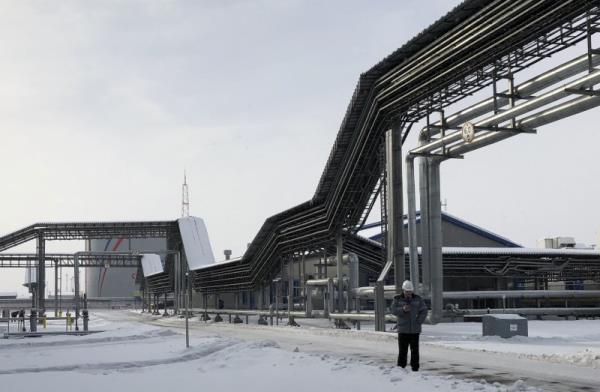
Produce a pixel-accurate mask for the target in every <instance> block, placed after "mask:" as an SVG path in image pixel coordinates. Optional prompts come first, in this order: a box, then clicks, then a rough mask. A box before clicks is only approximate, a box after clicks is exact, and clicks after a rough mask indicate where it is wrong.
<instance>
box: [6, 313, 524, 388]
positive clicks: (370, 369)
mask: <svg viewBox="0 0 600 392" xmlns="http://www.w3.org/2000/svg"><path fill="white" fill-rule="evenodd" d="M140 321H142V322H140ZM147 321H151V322H152V321H153V322H156V323H163V324H167V325H166V326H158V325H153V324H152V325H150V324H148V323H147ZM192 322H193V324H192V334H191V348H189V349H186V348H185V339H184V336H183V335H182V330H181V326H182V320H181V319H176V318H170V319H167V320H161V319H156V318H150V317H148V316H144V317H143V316H139V315H134V317H132V316H131V314H130V313H129V314H128V313H127V312H105V313H96V314H92V321H91V325H90V328H91V329H102V330H104V332H101V333H97V334H93V335H88V336H80V337H77V336H45V337H38V338H24V339H15V338H11V339H2V340H0V353H1V354H0V355H1V358H2V367H1V368H0V390H2V391H11V392H12V391H15V392H16V391H31V390H45V391H62V390H65V389H69V388H74V389H83V390H86V391H87V392H93V391H98V392H106V391H110V392H115V391H125V390H147V391H165V390H168V389H169V388H177V389H180V388H183V387H189V388H196V389H210V390H222V391H234V390H243V391H281V390H286V391H302V392H305V391H306V390H309V389H317V390H325V389H326V388H329V387H330V388H336V389H343V390H349V391H357V390H371V391H397V390H399V389H404V388H410V389H411V390H415V391H430V390H435V391H506V390H509V391H517V390H519V391H521V390H535V389H534V388H531V387H528V386H527V385H525V383H523V382H522V381H518V380H514V381H515V382H511V383H509V385H501V384H499V383H489V382H485V381H484V382H480V381H470V380H463V379H459V378H456V377H453V376H450V375H440V374H436V373H435V372H430V371H427V370H425V371H424V372H419V373H413V372H411V371H405V370H403V369H399V368H397V367H396V366H393V363H389V361H388V362H381V361H378V360H374V359H373V358H369V357H368V356H364V357H360V356H355V355H348V353H347V352H345V351H344V350H333V351H332V350H329V348H328V347H326V346H323V347H322V350H319V349H318V347H316V350H304V347H310V346H304V345H300V344H299V345H297V346H295V347H294V349H290V348H291V347H292V346H294V341H293V340H292V339H288V340H286V342H287V343H292V346H290V345H289V344H288V345H286V346H285V347H283V346H282V347H280V344H279V343H277V342H276V341H275V340H276V339H261V338H257V337H258V336H262V335H259V334H260V333H262V332H266V333H268V334H269V333H272V332H274V331H283V332H284V333H291V334H296V335H299V338H298V339H305V338H306V337H310V336H311V334H312V333H314V331H310V330H307V329H301V328H300V329H299V328H287V327H279V328H277V327H258V326H251V325H239V326H233V325H228V324H221V325H217V326H214V329H207V328H202V327H203V326H202V324H203V323H201V322H199V321H198V320H197V319H194V320H192ZM169 324H171V325H172V327H171V326H169ZM206 325H208V324H206ZM174 327H176V328H174ZM269 328H270V330H269ZM219 329H221V330H222V331H223V332H225V333H219V332H218V330H219ZM312 330H316V328H312ZM215 331H216V332H215ZM232 331H237V333H232ZM251 331H258V332H257V333H255V335H254V338H252V337H249V338H248V339H245V338H244V336H246V334H247V333H249V332H251ZM261 331H262V332H261ZM321 331H322V332H323V330H322V329H321ZM227 332H228V333H227ZM329 332H332V334H331V335H327V333H329ZM334 332H336V331H327V333H322V336H329V338H331V336H333V337H334V338H335V336H336V334H335V333H334ZM346 333H347V334H352V333H353V332H346ZM365 334H366V335H368V334H371V335H375V336H377V337H378V338H380V339H383V340H386V339H390V337H389V336H388V335H376V334H374V333H369V332H363V333H358V334H355V337H356V342H357V343H359V344H358V345H359V346H360V345H361V344H365V343H364V342H362V343H360V341H361V336H364V335H365ZM317 335H318V334H317ZM317 335H315V336H317ZM463 335H464V334H463ZM463 335H461V336H463ZM249 336H251V335H249ZM272 336H273V337H275V338H277V337H278V336H277V334H273V335H272ZM280 336H282V335H279V337H280ZM348 336H352V335H347V336H345V337H344V336H341V335H340V339H341V340H342V341H343V342H344V344H348ZM392 337H393V336H392ZM317 339H318V338H317ZM344 339H346V340H344ZM305 340H306V339H305ZM309 340H310V339H309ZM367 340H368V339H367ZM298 341H300V340H298ZM439 341H441V340H439ZM439 341H438V342H439ZM367 344H369V343H368V342H367ZM297 347H300V348H297ZM349 349H352V347H349ZM392 349H393V345H392ZM392 352H393V350H392ZM392 357H393V356H392Z"/></svg>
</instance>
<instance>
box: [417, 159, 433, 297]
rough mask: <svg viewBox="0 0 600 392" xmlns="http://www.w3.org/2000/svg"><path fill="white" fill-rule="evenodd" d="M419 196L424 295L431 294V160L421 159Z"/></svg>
mask: <svg viewBox="0 0 600 392" xmlns="http://www.w3.org/2000/svg"><path fill="white" fill-rule="evenodd" d="M419 196H420V199H421V202H420V208H421V223H420V226H421V267H422V269H423V277H422V278H423V293H422V294H423V295H424V296H426V297H427V296H429V295H430V293H431V273H430V265H431V255H430V254H429V250H430V246H429V242H430V238H431V233H430V230H429V160H428V158H421V159H419Z"/></svg>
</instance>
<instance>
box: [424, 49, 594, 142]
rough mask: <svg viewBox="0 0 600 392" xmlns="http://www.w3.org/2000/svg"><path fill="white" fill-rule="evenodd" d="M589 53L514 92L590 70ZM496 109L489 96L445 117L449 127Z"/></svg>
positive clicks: (433, 131) (501, 102)
mask: <svg viewBox="0 0 600 392" xmlns="http://www.w3.org/2000/svg"><path fill="white" fill-rule="evenodd" d="M592 64H593V65H598V64H600V56H597V55H593V56H592ZM588 66H589V64H588V55H587V54H584V55H581V56H579V57H577V58H575V59H573V60H571V61H569V62H566V63H564V64H561V65H559V66H557V67H555V68H552V69H551V70H548V71H546V72H544V73H543V74H541V75H538V76H536V77H534V78H532V79H529V80H528V81H526V82H523V83H521V84H520V85H518V86H516V87H515V91H514V93H515V94H517V95H519V96H520V97H521V98H525V97H527V96H529V95H531V94H534V93H536V92H538V91H541V90H543V89H545V88H547V87H550V86H552V85H553V84H556V83H558V82H560V81H562V80H565V79H568V78H570V77H572V76H575V75H577V74H578V73H581V72H584V71H587V70H588ZM508 94H509V91H503V92H502V93H501V95H500V96H498V97H497V98H496V105H497V107H502V106H506V105H507V104H508V103H509V99H508V97H506V96H505V95H508ZM493 109H494V98H493V97H491V98H488V99H486V100H484V101H481V102H478V103H476V104H474V105H472V106H469V107H468V108H465V109H463V110H461V111H459V112H456V113H454V114H452V115H450V116H448V117H446V118H445V119H444V122H445V123H446V124H445V125H446V126H447V127H454V126H457V125H460V124H462V123H464V122H465V121H469V120H471V119H473V118H476V117H479V116H481V115H483V114H485V113H488V112H491V111H492V110H493ZM434 125H436V127H434V128H429V129H428V128H427V127H423V129H422V130H421V137H420V138H422V139H425V138H427V137H431V136H435V135H437V134H438V133H440V131H441V128H438V127H440V126H441V125H442V124H441V122H439V121H438V122H436V123H434Z"/></svg>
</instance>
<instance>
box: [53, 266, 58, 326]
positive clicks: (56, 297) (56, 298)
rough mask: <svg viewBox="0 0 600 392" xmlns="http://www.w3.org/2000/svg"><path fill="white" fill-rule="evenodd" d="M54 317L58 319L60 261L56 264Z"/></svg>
mask: <svg viewBox="0 0 600 392" xmlns="http://www.w3.org/2000/svg"><path fill="white" fill-rule="evenodd" d="M54 317H58V260H56V261H55V262H54Z"/></svg>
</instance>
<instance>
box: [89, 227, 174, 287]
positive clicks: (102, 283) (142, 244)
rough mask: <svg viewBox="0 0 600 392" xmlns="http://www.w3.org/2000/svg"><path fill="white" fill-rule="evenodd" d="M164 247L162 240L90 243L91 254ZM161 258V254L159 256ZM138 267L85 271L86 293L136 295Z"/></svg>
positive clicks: (163, 240) (158, 249) (126, 239)
mask: <svg viewBox="0 0 600 392" xmlns="http://www.w3.org/2000/svg"><path fill="white" fill-rule="evenodd" d="M166 248H167V241H166V239H165V238H131V239H130V238H112V239H101V240H91V241H89V250H90V251H92V252H117V251H120V252H124V251H140V252H158V251H164V250H166ZM161 258H162V259H164V255H161ZM137 273H138V270H137V268H87V269H86V276H85V290H86V293H87V295H88V297H132V296H137V295H139V291H140V285H139V283H136V274H137Z"/></svg>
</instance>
